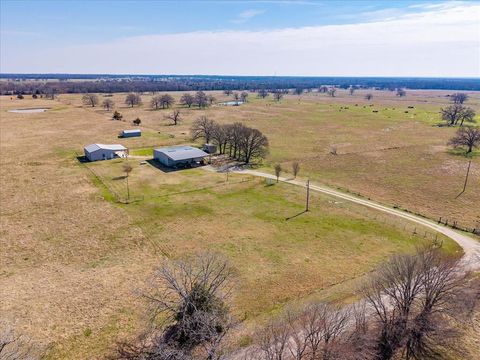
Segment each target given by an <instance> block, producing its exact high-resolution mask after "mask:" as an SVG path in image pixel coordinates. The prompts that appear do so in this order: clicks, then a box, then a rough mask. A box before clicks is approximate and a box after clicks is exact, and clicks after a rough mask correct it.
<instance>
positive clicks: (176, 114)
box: [165, 110, 180, 125]
mask: <svg viewBox="0 0 480 360" xmlns="http://www.w3.org/2000/svg"><path fill="white" fill-rule="evenodd" d="M165 118H166V119H168V120H171V121H173V125H178V123H179V122H180V110H173V113H171V114H170V115H167V116H165Z"/></svg>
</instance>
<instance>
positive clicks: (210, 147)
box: [203, 144, 217, 154]
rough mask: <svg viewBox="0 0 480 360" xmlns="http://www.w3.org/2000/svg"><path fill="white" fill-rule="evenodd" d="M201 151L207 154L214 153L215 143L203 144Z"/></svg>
mask: <svg viewBox="0 0 480 360" xmlns="http://www.w3.org/2000/svg"><path fill="white" fill-rule="evenodd" d="M203 151H205V152H206V153H208V154H215V153H216V152H217V145H215V144H205V145H203Z"/></svg>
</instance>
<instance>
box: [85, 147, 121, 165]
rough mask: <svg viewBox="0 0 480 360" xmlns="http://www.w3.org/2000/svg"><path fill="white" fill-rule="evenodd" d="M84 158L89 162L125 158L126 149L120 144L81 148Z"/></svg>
mask: <svg viewBox="0 0 480 360" xmlns="http://www.w3.org/2000/svg"><path fill="white" fill-rule="evenodd" d="M83 150H84V152H85V157H86V158H87V159H88V160H90V161H97V160H109V159H114V158H118V157H122V158H123V157H127V155H128V149H127V148H126V147H125V146H123V145H120V144H111V145H106V144H91V145H87V146H85V147H84V148H83Z"/></svg>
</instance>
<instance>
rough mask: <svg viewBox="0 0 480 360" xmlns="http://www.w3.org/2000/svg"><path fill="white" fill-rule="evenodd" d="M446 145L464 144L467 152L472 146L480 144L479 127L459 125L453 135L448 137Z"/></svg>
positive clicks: (469, 151)
mask: <svg viewBox="0 0 480 360" xmlns="http://www.w3.org/2000/svg"><path fill="white" fill-rule="evenodd" d="M448 145H452V146H454V147H464V146H465V147H466V148H467V154H469V153H471V152H472V150H473V148H476V147H479V146H480V129H479V128H476V127H473V126H465V127H461V128H459V129H458V130H457V133H456V134H455V136H454V137H452V138H451V139H450V141H449V142H448Z"/></svg>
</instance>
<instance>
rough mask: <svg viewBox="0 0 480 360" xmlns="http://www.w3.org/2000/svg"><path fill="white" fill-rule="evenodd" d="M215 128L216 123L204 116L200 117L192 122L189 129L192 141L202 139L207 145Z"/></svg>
mask: <svg viewBox="0 0 480 360" xmlns="http://www.w3.org/2000/svg"><path fill="white" fill-rule="evenodd" d="M216 127H217V123H216V122H215V121H213V120H210V119H209V118H207V117H206V116H200V117H199V118H198V119H197V120H195V121H194V123H193V124H192V127H191V128H190V134H191V137H192V140H197V139H201V138H203V139H205V142H206V143H207V144H208V143H209V142H210V140H211V139H212V136H213V133H214V131H215V129H216Z"/></svg>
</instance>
